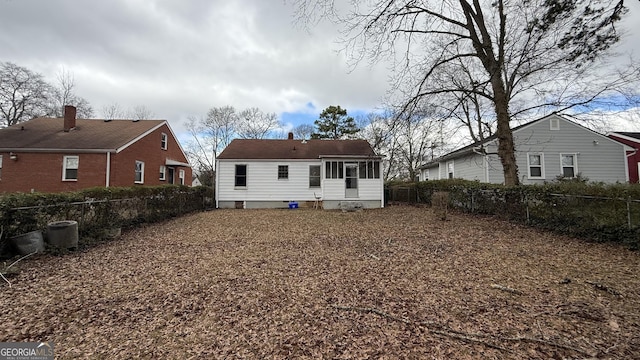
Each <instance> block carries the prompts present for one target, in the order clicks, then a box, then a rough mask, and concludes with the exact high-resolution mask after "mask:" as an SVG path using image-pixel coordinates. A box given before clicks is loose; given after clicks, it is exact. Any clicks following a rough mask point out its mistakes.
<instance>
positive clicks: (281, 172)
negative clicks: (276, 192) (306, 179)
mask: <svg viewBox="0 0 640 360" xmlns="http://www.w3.org/2000/svg"><path fill="white" fill-rule="evenodd" d="M288 178H289V165H278V180H280V179H288Z"/></svg>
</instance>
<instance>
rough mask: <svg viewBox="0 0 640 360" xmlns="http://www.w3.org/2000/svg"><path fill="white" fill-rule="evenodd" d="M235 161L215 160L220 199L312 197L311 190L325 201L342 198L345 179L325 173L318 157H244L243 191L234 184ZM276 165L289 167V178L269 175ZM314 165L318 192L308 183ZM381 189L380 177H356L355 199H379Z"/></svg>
mask: <svg viewBox="0 0 640 360" xmlns="http://www.w3.org/2000/svg"><path fill="white" fill-rule="evenodd" d="M346 161H347V160H345V161H340V162H342V163H344V162H346ZM236 164H238V163H236V162H233V161H222V160H221V161H219V162H218V166H219V168H218V169H217V171H219V172H218V182H217V183H216V186H217V189H218V193H217V194H218V199H219V201H290V200H293V201H315V197H314V192H315V193H316V194H318V195H319V194H322V199H323V200H326V201H330V200H344V199H345V179H344V178H342V179H339V178H338V179H327V178H326V175H325V174H324V170H326V166H325V165H324V164H326V162H321V161H320V160H317V161H313V160H308V161H306V160H302V161H290V162H283V161H277V162H274V161H243V162H242V163H241V164H242V165H246V169H247V171H246V188H242V189H243V190H242V191H238V190H236V187H235V186H234V177H235V175H234V174H235V166H236ZM276 165H287V166H288V167H289V180H288V181H278V179H277V177H276V176H273V175H270V176H269V174H273V171H274V166H276ZM336 165H337V164H336ZM313 166H320V170H321V172H322V174H321V175H322V176H321V179H320V185H321V192H320V191H318V187H310V186H309V185H310V169H311V167H313ZM330 166H331V165H330ZM336 173H338V170H337V166H336ZM337 175H338V174H336V176H337ZM382 189H383V181H382V179H358V200H382V191H383V190H382Z"/></svg>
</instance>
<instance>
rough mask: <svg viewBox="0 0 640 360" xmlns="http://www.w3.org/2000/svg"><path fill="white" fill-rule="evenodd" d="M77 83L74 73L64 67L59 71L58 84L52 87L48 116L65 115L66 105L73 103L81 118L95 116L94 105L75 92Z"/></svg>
mask: <svg viewBox="0 0 640 360" xmlns="http://www.w3.org/2000/svg"><path fill="white" fill-rule="evenodd" d="M75 85H76V84H75V79H74V76H73V74H72V73H70V72H68V71H67V70H65V69H64V68H62V69H61V70H60V72H58V76H57V78H56V84H55V85H54V86H53V87H52V89H51V97H50V99H49V106H48V109H47V113H46V115H47V116H51V117H57V118H61V117H63V116H64V107H65V105H73V106H75V107H76V115H77V116H78V117H79V118H81V119H90V118H92V117H93V107H92V106H91V104H90V103H89V101H88V100H87V99H85V98H83V97H81V96H78V95H77V94H76V93H75V92H74V90H73V89H74V88H75Z"/></svg>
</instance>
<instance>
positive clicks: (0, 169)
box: [0, 155, 2, 180]
mask: <svg viewBox="0 0 640 360" xmlns="http://www.w3.org/2000/svg"><path fill="white" fill-rule="evenodd" d="M0 180H2V155H0Z"/></svg>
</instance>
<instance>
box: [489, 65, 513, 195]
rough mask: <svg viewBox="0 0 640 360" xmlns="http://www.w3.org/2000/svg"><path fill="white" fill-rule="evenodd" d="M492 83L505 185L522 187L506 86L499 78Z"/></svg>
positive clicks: (499, 155) (499, 152) (499, 154)
mask: <svg viewBox="0 0 640 360" xmlns="http://www.w3.org/2000/svg"><path fill="white" fill-rule="evenodd" d="M496 77H497V79H494V80H493V81H492V85H493V91H494V96H495V110H496V118H497V122H498V128H497V131H496V135H497V136H498V157H500V162H501V163H502V170H503V174H504V184H505V185H507V186H516V185H520V179H518V165H517V164H516V154H515V152H516V150H515V146H514V144H513V132H512V131H511V126H510V124H509V120H510V116H509V102H508V101H507V95H506V92H505V91H504V84H503V83H502V79H501V78H500V77H499V76H496Z"/></svg>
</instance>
